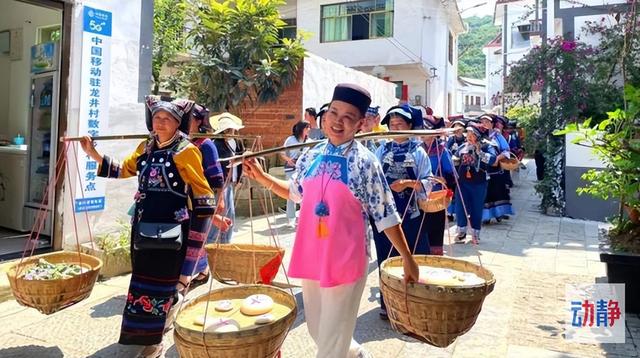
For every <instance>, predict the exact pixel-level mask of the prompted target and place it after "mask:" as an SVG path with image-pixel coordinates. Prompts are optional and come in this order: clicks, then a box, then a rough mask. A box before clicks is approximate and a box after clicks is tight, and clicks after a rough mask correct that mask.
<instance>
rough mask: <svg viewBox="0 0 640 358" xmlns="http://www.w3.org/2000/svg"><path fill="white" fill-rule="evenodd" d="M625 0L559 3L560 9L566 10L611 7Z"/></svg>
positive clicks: (585, 0) (563, 0) (582, 0)
mask: <svg viewBox="0 0 640 358" xmlns="http://www.w3.org/2000/svg"><path fill="white" fill-rule="evenodd" d="M626 2H627V1H626V0H581V1H580V2H576V1H566V0H561V1H560V8H561V9H568V8H574V7H584V6H603V5H613V4H624V3H626Z"/></svg>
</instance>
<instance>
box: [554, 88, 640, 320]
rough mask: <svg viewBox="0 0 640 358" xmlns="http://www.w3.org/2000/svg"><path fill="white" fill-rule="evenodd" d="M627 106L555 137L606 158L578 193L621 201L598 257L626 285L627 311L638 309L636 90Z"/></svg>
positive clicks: (639, 98) (639, 136) (613, 279)
mask: <svg viewBox="0 0 640 358" xmlns="http://www.w3.org/2000/svg"><path fill="white" fill-rule="evenodd" d="M624 96H625V103H626V106H625V107H626V109H625V110H623V109H617V110H616V111H614V112H608V113H607V115H608V118H607V119H605V120H603V121H602V122H600V123H599V124H598V125H595V126H592V125H591V121H590V120H587V121H585V122H584V123H583V124H582V125H578V124H570V125H568V126H567V127H566V128H565V129H564V130H562V131H559V132H556V134H557V135H561V134H567V133H576V134H577V136H576V139H575V140H574V143H577V144H580V145H586V146H590V147H591V148H593V151H594V152H595V153H596V155H598V156H599V157H600V159H601V160H602V161H603V162H604V164H605V167H604V168H603V169H591V170H589V171H588V172H586V173H585V174H584V175H583V176H582V179H584V180H585V181H586V182H587V183H588V184H587V186H586V187H583V188H579V189H578V193H579V194H583V193H586V194H590V195H592V196H594V197H597V198H601V199H603V200H608V199H609V198H616V199H618V200H619V201H620V210H619V212H618V214H617V215H616V216H615V217H613V218H611V219H610V220H609V222H610V223H611V224H612V227H611V228H610V229H609V230H608V231H607V232H603V233H602V236H601V252H600V261H602V262H604V263H606V267H607V276H608V278H609V282H610V283H624V284H625V285H626V287H625V292H626V293H625V295H626V310H627V311H628V312H636V313H637V312H640V280H638V279H637V275H638V272H640V221H639V220H638V219H639V218H638V211H639V210H640V122H639V120H640V117H639V116H640V88H634V87H632V86H630V85H628V86H626V87H625V91H624Z"/></svg>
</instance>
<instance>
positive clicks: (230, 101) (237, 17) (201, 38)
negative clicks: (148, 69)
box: [171, 0, 305, 112]
mask: <svg viewBox="0 0 640 358" xmlns="http://www.w3.org/2000/svg"><path fill="white" fill-rule="evenodd" d="M195 4H196V6H197V10H196V11H194V13H193V14H192V16H191V17H190V19H189V23H190V24H192V25H193V27H192V30H191V31H190V33H189V37H188V41H189V42H190V44H191V45H192V49H191V56H192V59H191V61H190V62H189V63H187V64H184V65H182V66H181V67H180V69H179V72H178V74H177V75H176V76H175V77H174V78H173V79H172V81H171V88H172V89H174V90H175V91H176V92H178V94H179V95H182V96H187V97H189V98H193V99H196V100H197V101H199V102H201V103H204V104H206V105H207V106H208V107H209V108H210V109H211V110H212V111H213V112H222V111H232V110H234V109H237V108H238V107H239V106H240V105H241V104H243V103H244V102H245V100H247V99H249V100H250V101H251V102H258V103H265V102H269V101H274V100H276V99H277V98H278V96H279V95H280V94H281V93H282V91H283V90H284V89H285V88H287V87H288V86H289V85H291V84H292V83H293V82H294V80H295V78H296V76H297V74H298V69H299V66H300V64H301V62H302V59H303V58H304V55H305V50H304V48H303V47H302V44H301V41H302V38H301V36H300V35H299V36H298V37H297V38H296V39H280V38H279V37H278V30H279V29H281V28H282V27H283V26H284V25H285V22H284V21H282V20H281V19H280V14H279V12H278V7H279V6H281V5H284V4H285V1H282V0H235V1H225V2H218V1H215V0H197V1H196V2H195Z"/></svg>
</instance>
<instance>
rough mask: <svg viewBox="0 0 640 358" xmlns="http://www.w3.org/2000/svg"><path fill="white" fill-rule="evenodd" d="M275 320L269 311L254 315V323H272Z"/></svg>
mask: <svg viewBox="0 0 640 358" xmlns="http://www.w3.org/2000/svg"><path fill="white" fill-rule="evenodd" d="M275 320H276V318H275V316H274V315H272V314H271V313H265V314H262V315H260V316H258V317H256V322H255V323H256V324H268V323H272V322H274V321H275Z"/></svg>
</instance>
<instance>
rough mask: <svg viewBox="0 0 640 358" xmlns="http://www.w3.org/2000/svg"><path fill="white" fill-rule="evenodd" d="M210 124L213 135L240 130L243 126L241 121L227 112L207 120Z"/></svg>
mask: <svg viewBox="0 0 640 358" xmlns="http://www.w3.org/2000/svg"><path fill="white" fill-rule="evenodd" d="M209 121H210V122H211V127H213V129H214V132H213V133H214V134H220V133H222V132H224V131H226V130H227V129H236V130H239V129H242V128H244V125H242V119H240V118H238V117H236V116H234V115H233V114H231V113H229V112H224V113H221V114H218V115H215V116H212V117H210V118H209Z"/></svg>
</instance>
